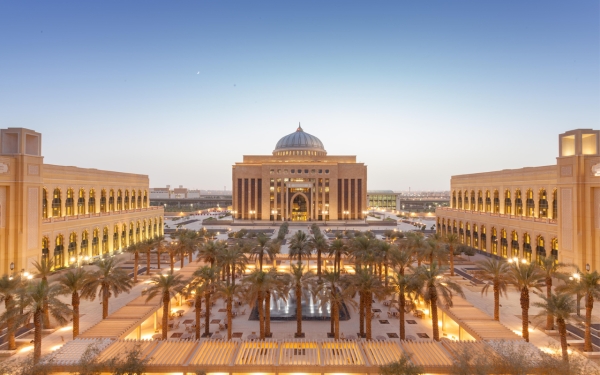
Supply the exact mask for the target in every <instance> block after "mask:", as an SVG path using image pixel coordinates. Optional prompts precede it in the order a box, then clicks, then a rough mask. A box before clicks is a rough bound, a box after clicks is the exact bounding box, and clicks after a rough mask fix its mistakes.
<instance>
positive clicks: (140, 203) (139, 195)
mask: <svg viewBox="0 0 600 375" xmlns="http://www.w3.org/2000/svg"><path fill="white" fill-rule="evenodd" d="M136 207H137V208H142V191H141V190H138V195H137V206H136Z"/></svg>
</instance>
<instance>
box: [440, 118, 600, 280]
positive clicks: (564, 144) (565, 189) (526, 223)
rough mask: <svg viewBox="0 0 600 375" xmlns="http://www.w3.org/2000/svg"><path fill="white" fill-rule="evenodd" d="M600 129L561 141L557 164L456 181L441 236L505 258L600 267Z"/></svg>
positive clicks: (444, 211)
mask: <svg viewBox="0 0 600 375" xmlns="http://www.w3.org/2000/svg"><path fill="white" fill-rule="evenodd" d="M599 139H600V131H597V130H591V129H578V130H572V131H569V132H566V133H563V134H560V135H559V154H558V155H559V156H558V157H557V162H556V164H555V165H550V166H543V167H533V168H522V169H515V170H503V171H498V172H487V173H475V174H468V175H460V176H452V178H451V181H450V185H451V201H450V208H438V209H437V210H436V214H437V230H438V232H441V233H442V234H446V233H450V232H454V233H456V234H458V235H459V238H460V239H461V241H462V242H463V243H465V244H467V245H470V246H473V247H475V248H477V249H480V250H482V251H487V252H491V253H492V254H496V255H498V256H502V257H505V258H508V257H519V258H525V259H527V260H529V261H532V260H536V259H539V258H540V257H544V256H550V255H554V256H555V257H557V258H558V260H559V261H561V262H565V263H574V264H576V265H578V266H579V267H580V268H581V269H582V270H585V269H590V270H598V269H600V254H599V251H600V153H599Z"/></svg>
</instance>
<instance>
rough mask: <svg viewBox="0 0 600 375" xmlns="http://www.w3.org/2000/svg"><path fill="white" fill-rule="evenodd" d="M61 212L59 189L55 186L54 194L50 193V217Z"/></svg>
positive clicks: (59, 214)
mask: <svg viewBox="0 0 600 375" xmlns="http://www.w3.org/2000/svg"><path fill="white" fill-rule="evenodd" d="M61 214H62V212H61V199H60V189H58V188H57V189H54V194H53V195H52V217H59V216H61ZM61 259H62V258H61Z"/></svg>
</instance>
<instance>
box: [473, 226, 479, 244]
mask: <svg viewBox="0 0 600 375" xmlns="http://www.w3.org/2000/svg"><path fill="white" fill-rule="evenodd" d="M473 247H474V248H476V249H479V231H478V230H477V224H473Z"/></svg>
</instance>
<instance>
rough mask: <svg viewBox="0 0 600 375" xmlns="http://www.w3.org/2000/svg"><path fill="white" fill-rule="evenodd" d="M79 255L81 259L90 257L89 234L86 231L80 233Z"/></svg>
mask: <svg viewBox="0 0 600 375" xmlns="http://www.w3.org/2000/svg"><path fill="white" fill-rule="evenodd" d="M81 255H82V256H83V257H86V256H89V255H90V244H89V233H88V231H87V230H84V231H83V232H82V233H81Z"/></svg>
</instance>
